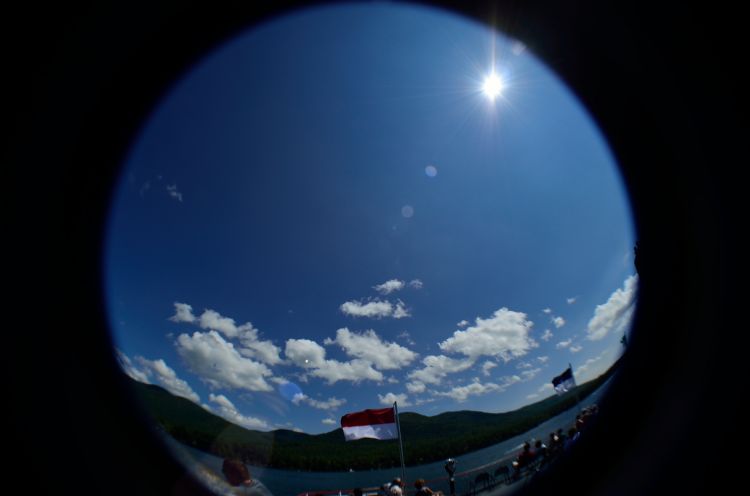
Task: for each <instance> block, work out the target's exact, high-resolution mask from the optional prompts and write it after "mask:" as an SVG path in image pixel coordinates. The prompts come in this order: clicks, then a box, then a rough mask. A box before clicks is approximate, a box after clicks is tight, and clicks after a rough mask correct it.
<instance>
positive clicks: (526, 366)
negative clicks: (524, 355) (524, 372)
mask: <svg viewBox="0 0 750 496" xmlns="http://www.w3.org/2000/svg"><path fill="white" fill-rule="evenodd" d="M532 367H533V365H531V364H530V363H529V362H520V363H518V365H516V368H517V369H530V368H532Z"/></svg>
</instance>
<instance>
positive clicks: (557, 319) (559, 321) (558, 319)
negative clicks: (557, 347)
mask: <svg viewBox="0 0 750 496" xmlns="http://www.w3.org/2000/svg"><path fill="white" fill-rule="evenodd" d="M551 320H552V323H553V324H555V327H557V328H558V329H559V328H561V327H562V326H564V325H565V319H564V318H562V317H552V319H551Z"/></svg>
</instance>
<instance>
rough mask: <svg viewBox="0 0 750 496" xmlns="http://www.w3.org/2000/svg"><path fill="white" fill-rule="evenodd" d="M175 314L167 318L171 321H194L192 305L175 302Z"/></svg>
mask: <svg viewBox="0 0 750 496" xmlns="http://www.w3.org/2000/svg"><path fill="white" fill-rule="evenodd" d="M174 308H175V314H174V315H173V316H171V317H170V318H169V320H171V321H172V322H189V323H193V322H195V320H196V319H195V315H193V307H191V306H190V305H188V304H187V303H175V304H174Z"/></svg>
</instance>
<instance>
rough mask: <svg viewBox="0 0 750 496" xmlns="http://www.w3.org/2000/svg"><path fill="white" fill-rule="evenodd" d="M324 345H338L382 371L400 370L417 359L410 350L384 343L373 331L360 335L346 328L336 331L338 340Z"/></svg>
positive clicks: (394, 344)
mask: <svg viewBox="0 0 750 496" xmlns="http://www.w3.org/2000/svg"><path fill="white" fill-rule="evenodd" d="M324 344H327V345H332V344H338V345H339V346H340V347H341V349H342V350H344V351H345V352H346V354H347V355H348V356H350V357H355V358H361V359H363V360H366V361H368V362H370V363H372V364H373V365H374V366H375V367H377V368H378V369H380V370H395V369H400V368H402V367H405V366H407V365H409V364H410V363H411V362H413V361H414V360H415V359H416V358H417V354H416V353H414V352H413V351H411V350H409V349H408V348H405V347H403V346H400V345H398V344H396V343H392V342H387V341H382V340H381V339H380V337H379V336H378V335H377V334H376V333H375V331H373V330H372V329H370V330H368V331H365V332H363V333H361V334H358V333H356V332H351V331H350V330H349V329H348V328H346V327H344V328H342V329H339V330H337V331H336V339H333V340H332V339H329V338H326V340H325V341H324Z"/></svg>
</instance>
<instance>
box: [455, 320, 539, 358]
mask: <svg viewBox="0 0 750 496" xmlns="http://www.w3.org/2000/svg"><path fill="white" fill-rule="evenodd" d="M533 325H534V324H533V322H531V321H530V320H528V319H527V318H526V314H525V313H521V312H514V311H511V310H508V309H507V308H501V309H500V310H497V311H495V313H494V314H493V315H492V317H490V318H488V319H483V318H481V317H477V318H476V321H475V325H474V326H472V327H468V328H466V330H464V331H455V332H454V333H453V336H452V337H450V338H448V339H446V340H445V341H443V342H442V343H440V349H441V350H443V351H447V352H452V353H462V354H464V355H466V356H468V357H470V358H477V357H480V356H497V357H500V358H502V359H503V361H505V362H508V361H509V360H511V359H513V358H517V357H521V356H524V355H525V354H526V353H528V351H529V350H530V349H531V348H535V347H537V346H538V344H537V343H536V342H535V341H534V340H533V339H531V337H530V336H529V332H530V331H531V327H532V326H533Z"/></svg>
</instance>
